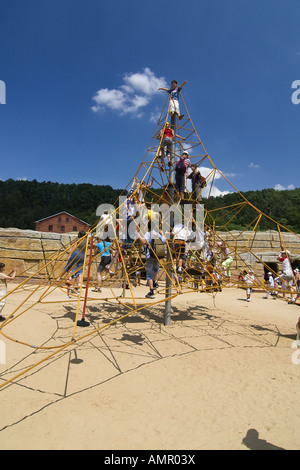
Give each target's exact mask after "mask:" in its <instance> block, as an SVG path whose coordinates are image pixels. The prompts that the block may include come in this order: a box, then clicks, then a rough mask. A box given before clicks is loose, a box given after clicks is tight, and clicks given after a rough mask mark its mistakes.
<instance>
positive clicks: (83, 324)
mask: <svg viewBox="0 0 300 470" xmlns="http://www.w3.org/2000/svg"><path fill="white" fill-rule="evenodd" d="M77 326H90V323H89V322H88V321H86V320H85V319H84V318H82V319H81V320H78V321H77Z"/></svg>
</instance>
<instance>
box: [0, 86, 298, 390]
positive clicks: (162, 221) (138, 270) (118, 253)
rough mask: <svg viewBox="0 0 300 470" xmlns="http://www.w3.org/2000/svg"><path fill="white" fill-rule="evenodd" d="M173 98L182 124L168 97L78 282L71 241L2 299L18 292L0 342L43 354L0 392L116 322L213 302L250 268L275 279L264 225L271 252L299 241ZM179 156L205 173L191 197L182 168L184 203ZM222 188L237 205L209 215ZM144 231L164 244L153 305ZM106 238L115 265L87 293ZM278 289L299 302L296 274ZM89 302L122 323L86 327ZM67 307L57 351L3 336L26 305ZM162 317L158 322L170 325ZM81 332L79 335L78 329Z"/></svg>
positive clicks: (89, 240)
mask: <svg viewBox="0 0 300 470" xmlns="http://www.w3.org/2000/svg"><path fill="white" fill-rule="evenodd" d="M180 98H181V100H182V108H183V109H184V115H183V117H182V116H181V118H180V119H179V116H174V115H172V114H171V113H170V99H169V98H167V99H166V101H165V103H164V106H163V109H162V112H161V114H160V117H159V119H158V122H157V125H156V127H155V130H154V132H153V136H152V138H151V141H150V143H149V145H148V148H147V150H146V152H145V155H144V157H143V159H142V162H141V164H140V166H139V167H138V169H137V171H136V173H135V174H134V176H133V178H132V180H131V181H130V182H129V184H128V186H127V187H126V189H125V191H124V193H123V194H122V195H121V197H120V198H119V199H118V200H117V201H115V204H114V205H113V207H111V208H110V211H109V214H108V216H109V217H108V218H103V219H100V220H99V221H98V223H97V224H96V225H95V226H93V227H91V229H90V230H89V231H88V232H87V233H86V234H85V236H84V237H82V239H81V244H83V245H82V246H84V248H83V250H82V254H81V256H82V258H83V266H82V268H83V273H84V275H83V276H82V277H81V281H80V282H79V284H78V285H77V286H76V287H75V285H74V283H73V281H72V279H73V280H74V279H76V274H77V273H76V269H74V264H73V265H72V266H71V267H70V269H68V260H69V259H70V255H71V253H72V251H73V250H74V249H75V248H76V246H77V244H78V241H77V240H76V241H74V242H73V243H71V244H70V245H69V246H67V247H66V248H65V249H63V250H59V251H58V252H56V253H54V254H53V255H52V256H51V257H49V258H48V260H47V262H46V263H45V264H44V265H43V266H40V267H39V269H37V271H36V272H35V273H34V274H32V275H31V276H29V277H28V278H26V279H25V280H24V281H23V282H21V283H20V284H19V285H18V286H16V287H14V288H13V289H12V290H11V291H10V292H9V293H7V294H6V296H4V297H3V298H2V299H0V300H3V299H4V298H7V297H9V296H14V295H17V294H19V293H21V294H22V295H21V296H20V298H21V300H20V303H19V304H18V305H17V307H16V308H14V309H13V310H12V311H11V312H10V314H9V316H8V317H7V318H6V320H5V321H4V322H3V323H2V324H1V326H0V332H1V335H2V336H3V338H5V339H7V340H11V341H15V342H18V343H19V344H22V345H24V346H27V347H30V348H34V349H35V350H37V351H38V350H45V351H46V352H47V351H48V354H46V355H45V356H44V357H43V358H42V359H41V360H40V361H38V362H37V363H35V364H33V365H32V366H30V367H29V368H28V369H26V370H25V371H22V372H20V374H18V375H16V376H14V377H12V378H10V379H8V380H6V381H5V382H3V383H2V384H0V388H2V387H4V386H5V385H7V384H8V383H10V382H12V381H14V380H16V379H17V378H18V377H19V376H21V375H23V374H25V373H26V372H27V371H29V370H31V369H32V368H34V367H37V366H38V365H40V364H41V363H43V362H44V361H46V360H49V359H50V358H51V357H53V356H54V355H55V354H57V353H58V352H61V351H62V350H64V349H66V348H68V347H71V346H72V345H73V346H74V344H76V343H77V342H78V341H81V340H83V339H85V338H87V337H89V336H92V335H94V334H95V333H97V332H99V331H100V330H101V329H103V328H107V327H109V326H110V325H112V324H113V323H115V322H117V321H120V320H124V319H125V318H127V317H128V316H130V315H132V314H133V313H138V312H140V311H142V310H143V309H144V308H145V307H146V306H147V308H149V306H150V307H151V306H154V305H156V304H159V303H165V305H166V315H169V316H170V311H171V301H172V299H174V298H175V297H176V296H177V295H182V294H186V293H190V292H199V291H201V292H206V293H208V294H212V295H216V294H217V292H220V291H221V290H222V289H224V288H230V287H238V286H241V285H242V286H246V284H245V281H244V280H245V276H247V275H248V274H249V273H250V272H251V271H252V269H253V264H254V263H255V262H257V263H260V264H262V265H264V266H265V267H266V269H267V270H268V271H271V272H272V274H273V275H274V277H276V276H277V275H278V274H277V272H275V271H272V269H271V268H270V266H268V265H267V264H266V263H264V262H263V261H262V259H261V257H260V255H259V254H258V253H257V252H256V246H257V243H256V242H257V234H258V233H259V230H260V227H261V226H262V223H263V220H264V219H265V218H267V219H268V220H269V221H271V222H272V224H273V225H274V230H275V233H276V236H275V238H276V239H277V241H278V247H280V248H281V249H282V250H283V251H287V250H288V249H289V246H286V244H285V241H284V236H283V233H288V232H289V233H291V234H293V236H295V237H297V238H298V239H299V235H297V234H294V233H293V232H291V231H290V230H289V229H287V228H286V227H284V226H282V225H280V224H279V223H277V222H276V221H275V220H272V219H271V218H270V217H269V216H268V215H266V214H264V213H262V212H261V211H260V210H259V209H258V208H256V207H255V206H254V205H253V204H251V203H250V202H249V201H248V200H247V199H246V198H245V196H244V195H243V194H241V193H240V192H239V191H238V190H237V189H236V188H235V187H234V186H233V185H232V184H231V182H230V181H229V180H228V179H227V177H226V176H225V175H224V174H223V173H222V172H221V171H220V170H219V169H217V167H216V166H215V164H214V163H213V161H212V159H211V158H210V156H209V155H208V153H207V151H206V149H205V147H204V145H203V142H202V141H201V139H200V137H199V135H198V133H197V131H196V128H195V126H194V124H193V122H192V119H191V117H190V115H189V112H188V109H187V106H186V104H185V102H184V99H183V97H182V95H181V96H180ZM167 123H168V124H169V125H170V127H171V129H172V130H173V133H174V136H175V137H174V140H173V144H172V146H171V150H169V153H168V149H167V148H165V147H164V141H163V132H161V130H163V129H165V127H166V124H167ZM184 152H188V154H189V160H190V163H191V164H194V165H195V166H196V168H199V169H200V171H202V169H203V168H204V169H205V171H206V174H205V182H204V184H203V186H202V187H201V191H200V193H199V191H198V192H197V194H196V193H195V191H193V189H192V188H191V185H190V182H189V181H188V180H189V178H187V176H188V175H189V172H190V169H188V172H187V174H186V175H185V178H186V181H185V184H186V190H185V192H184V197H182V194H180V192H179V190H178V187H177V186H176V176H175V174H176V162H177V161H178V159H179V158H180V156H182V154H183V153H184ZM168 160H169V161H168ZM220 182H222V185H223V187H224V188H225V190H227V192H234V193H236V195H238V198H239V200H238V202H235V203H234V204H232V205H229V206H224V207H221V208H214V206H213V204H211V202H213V195H214V194H215V190H216V187H217V186H216V184H218V185H219V184H220ZM203 197H205V204H204V206H203V205H202V203H201V200H202V199H203ZM129 204H131V206H134V212H130V211H129ZM170 209H171V210H170ZM164 211H166V212H167V213H168V217H164V216H165V213H164ZM243 211H247V216H248V219H249V220H250V222H249V223H248V224H247V226H246V227H245V229H244V230H239V231H234V232H232V231H231V230H229V226H230V223H231V222H232V221H233V220H234V219H235V217H236V216H237V215H240V214H241V213H242V212H243ZM128 213H129V215H130V216H131V217H130V218H129V219H126V217H123V218H122V214H123V215H124V214H127V215H128ZM108 220H109V222H108ZM128 223H129V224H130V225H131V229H132V231H133V232H134V233H133V234H131V235H130V237H129V236H128V233H126V232H127V230H126V229H127V228H128ZM149 224H150V228H149ZM152 229H154V230H156V231H157V232H158V231H159V230H160V229H163V234H164V236H165V238H166V243H165V256H164V257H163V258H158V257H157V255H153V256H154V258H155V257H156V258H157V260H158V262H159V267H160V271H159V280H158V284H159V287H157V288H156V291H155V296H153V297H154V298H146V297H145V294H147V287H146V280H145V270H146V260H145V252H144V248H143V246H142V244H141V242H140V239H141V238H144V237H145V234H146V232H147V231H149V230H152ZM107 232H108V233H109V235H110V240H111V243H112V245H111V249H112V260H113V261H112V265H111V266H110V268H109V272H108V273H107V274H106V275H105V279H102V286H103V289H102V291H101V292H99V291H98V292H97V291H96V292H93V291H94V290H95V289H93V287H95V285H96V276H95V269H96V267H97V265H98V263H99V257H100V256H101V255H102V254H103V253H104V251H106V248H105V247H104V249H103V250H102V251H100V252H99V250H95V244H96V241H97V238H102V239H103V238H104V235H105V234H107ZM124 232H125V235H124ZM183 234H184V235H183ZM179 235H180V236H179ZM228 257H229V258H231V259H232V262H231V263H230V264H229V266H228V264H227V265H226V262H225V261H226V259H228ZM242 273H244V277H243V275H242ZM71 276H72V278H71ZM36 279H39V280H38V281H37V280H36ZM33 280H35V283H34V284H33V283H32V281H33ZM251 282H252V286H253V287H254V288H255V287H257V288H260V289H262V288H263V289H264V290H265V292H267V293H268V286H266V285H263V284H262V279H261V277H259V276H257V275H256V274H255V273H254V274H252V281H251ZM279 291H280V292H277V293H278V295H279V297H280V298H283V297H285V295H289V296H291V297H292V296H293V301H295V302H298V296H297V282H296V279H295V276H294V279H293V281H292V282H290V283H286V282H281V284H280V285H279ZM66 295H67V298H66ZM58 299H59V300H58ZM199 300H200V297H199ZM91 302H97V303H98V304H101V305H102V308H103V309H104V310H105V305H107V304H108V305H110V306H112V305H118V306H122V307H123V308H124V315H122V316H121V317H120V318H118V319H116V320H114V321H112V322H110V323H107V324H105V325H104V326H101V327H100V328H97V329H95V328H94V327H93V326H91V325H90V323H89V322H88V321H87V320H86V307H87V305H88V304H89V303H91ZM67 303H72V304H74V305H76V315H75V321H74V328H73V333H72V336H71V337H70V338H68V339H67V340H65V341H63V343H62V342H60V343H59V344H50V345H36V344H31V343H30V342H28V341H26V340H24V339H19V338H16V337H15V336H14V334H13V333H11V331H13V329H12V326H13V324H14V323H15V322H17V321H18V319H19V318H20V317H21V316H23V315H26V313H27V312H28V311H30V310H31V309H32V308H33V307H38V309H39V310H42V309H43V305H46V304H47V305H49V304H53V306H59V304H67ZM166 318H167V317H165V322H166V323H168V322H167V321H166ZM81 327H87V328H86V329H84V330H83V329H82V328H81Z"/></svg>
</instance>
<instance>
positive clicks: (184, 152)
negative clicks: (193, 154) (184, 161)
mask: <svg viewBox="0 0 300 470" xmlns="http://www.w3.org/2000/svg"><path fill="white" fill-rule="evenodd" d="M184 154H186V155H187V156H190V154H189V152H188V151H187V150H184V151H183V152H182V155H184Z"/></svg>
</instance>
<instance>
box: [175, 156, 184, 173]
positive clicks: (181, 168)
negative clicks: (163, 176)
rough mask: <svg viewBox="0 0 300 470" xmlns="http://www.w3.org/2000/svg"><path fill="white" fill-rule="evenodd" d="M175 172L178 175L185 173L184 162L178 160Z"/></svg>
mask: <svg viewBox="0 0 300 470" xmlns="http://www.w3.org/2000/svg"><path fill="white" fill-rule="evenodd" d="M176 171H178V173H185V163H184V160H182V159H180V160H178V162H177V163H176Z"/></svg>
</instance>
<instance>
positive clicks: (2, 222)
mask: <svg viewBox="0 0 300 470" xmlns="http://www.w3.org/2000/svg"><path fill="white" fill-rule="evenodd" d="M121 193H122V189H113V188H112V187H111V186H108V185H107V186H98V185H92V184H88V183H84V184H60V183H52V182H50V181H47V182H37V181H36V180H33V181H15V180H12V179H9V180H6V181H0V196H1V206H0V227H3V228H5V227H16V228H20V229H34V228H35V221H36V220H38V219H42V218H44V217H48V216H50V215H53V214H56V213H58V212H61V211H67V212H69V213H70V214H72V215H74V216H76V217H78V218H80V219H82V220H84V221H85V222H88V223H89V224H94V223H95V222H96V221H97V216H96V210H97V207H98V206H99V205H100V204H104V203H107V204H113V203H114V202H115V201H116V200H117V199H118V197H119V195H120V194H121ZM242 194H243V195H244V196H245V197H246V199H247V200H248V201H249V202H251V203H252V204H253V205H254V206H255V207H257V208H258V209H259V210H260V211H262V212H263V213H264V214H266V215H268V216H270V217H271V218H272V219H274V220H275V221H276V222H278V223H280V224H282V225H284V226H285V227H287V228H288V229H290V230H292V231H293V232H296V233H300V188H297V189H294V190H292V191H275V190H274V189H263V190H262V191H248V192H245V193H242ZM202 202H203V203H204V205H205V207H206V208H208V210H209V211H211V210H213V209H218V208H221V207H225V206H226V207H230V206H234V205H235V204H238V203H240V202H241V197H240V195H239V194H237V193H231V194H227V195H226V196H223V197H216V198H210V199H209V200H205V199H203V201H202ZM217 213H218V219H217V221H216V224H217V226H219V227H222V224H223V223H224V221H226V222H227V221H228V220H230V223H229V225H227V228H228V229H230V230H233V229H238V230H239V229H244V228H246V227H247V225H248V224H249V223H251V222H252V220H253V219H254V218H255V217H256V216H257V213H256V212H255V211H254V210H253V209H251V207H248V206H247V207H245V208H244V209H243V210H241V211H240V212H239V211H236V213H237V214H236V215H235V216H234V217H233V218H232V212H231V209H224V210H223V211H221V212H216V214H217ZM234 214H235V212H234ZM219 215H221V217H219ZM222 215H223V218H222ZM231 219H232V220H231ZM273 228H274V224H272V223H271V222H269V221H268V220H267V219H266V220H263V221H262V224H261V225H260V229H261V230H269V229H273Z"/></svg>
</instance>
